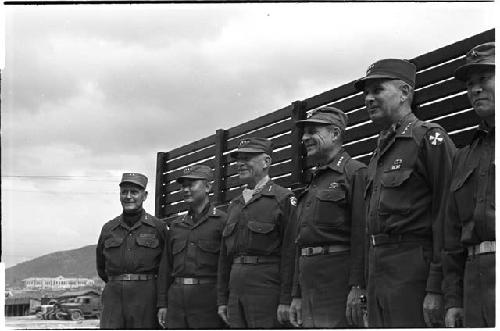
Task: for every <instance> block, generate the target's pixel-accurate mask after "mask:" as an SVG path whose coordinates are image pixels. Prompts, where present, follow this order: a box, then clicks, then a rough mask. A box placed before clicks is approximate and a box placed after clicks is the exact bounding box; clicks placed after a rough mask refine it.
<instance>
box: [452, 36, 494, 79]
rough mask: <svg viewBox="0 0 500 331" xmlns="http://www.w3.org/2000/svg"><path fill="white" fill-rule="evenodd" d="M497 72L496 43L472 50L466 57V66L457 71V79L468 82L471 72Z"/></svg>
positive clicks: (482, 45) (485, 44) (479, 46)
mask: <svg viewBox="0 0 500 331" xmlns="http://www.w3.org/2000/svg"><path fill="white" fill-rule="evenodd" d="M480 70H495V42H489V43H484V44H481V45H478V46H476V47H474V48H472V49H471V50H470V51H469V52H468V53H467V54H466V55H465V64H464V65H462V66H460V67H458V68H457V70H455V77H456V78H457V79H459V80H461V81H466V80H467V76H468V75H469V73H470V72H471V71H480Z"/></svg>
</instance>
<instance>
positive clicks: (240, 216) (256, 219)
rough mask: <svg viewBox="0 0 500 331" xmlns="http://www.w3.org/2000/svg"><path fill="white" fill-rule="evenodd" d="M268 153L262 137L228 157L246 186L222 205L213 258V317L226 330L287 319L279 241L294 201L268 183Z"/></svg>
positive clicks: (286, 279)
mask: <svg viewBox="0 0 500 331" xmlns="http://www.w3.org/2000/svg"><path fill="white" fill-rule="evenodd" d="M271 153H272V144H271V141H270V140H268V139H264V138H251V139H245V140H242V141H241V142H240V144H239V147H238V149H237V151H235V152H232V153H231V156H232V157H233V158H235V159H236V162H237V166H238V173H239V178H240V180H241V182H242V183H245V184H247V186H246V188H245V189H244V190H243V192H242V193H241V194H240V195H239V196H237V197H236V198H234V199H233V200H231V202H230V204H229V206H228V210H227V223H226V226H225V228H224V231H223V233H222V236H223V240H222V245H221V252H220V258H219V274H218V299H217V300H218V305H219V315H220V316H221V317H222V319H224V321H226V322H227V323H228V324H229V326H230V327H231V328H263V329H270V328H275V327H278V326H279V323H284V322H286V321H287V320H288V309H289V305H290V301H291V294H290V292H291V282H292V280H291V278H292V275H291V272H290V271H289V270H290V265H293V256H292V255H289V254H288V255H287V254H286V249H285V248H284V246H283V238H284V234H285V232H286V231H287V227H288V225H289V219H290V214H291V213H292V209H293V207H294V206H295V205H296V200H295V198H294V196H293V194H292V192H291V191H290V190H288V189H285V188H283V187H281V186H279V185H277V184H276V183H274V182H273V181H272V180H271V179H270V178H269V175H268V172H269V167H270V165H271Z"/></svg>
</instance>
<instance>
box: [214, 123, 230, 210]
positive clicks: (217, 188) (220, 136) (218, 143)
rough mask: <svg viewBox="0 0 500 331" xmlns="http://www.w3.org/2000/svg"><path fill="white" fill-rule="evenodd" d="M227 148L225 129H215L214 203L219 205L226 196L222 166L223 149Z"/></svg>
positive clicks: (223, 167)
mask: <svg viewBox="0 0 500 331" xmlns="http://www.w3.org/2000/svg"><path fill="white" fill-rule="evenodd" d="M225 150H227V131H226V130H223V129H218V130H217V131H215V160H214V185H213V192H214V198H215V199H214V202H213V203H214V204H215V205H221V204H223V203H224V202H225V200H226V199H225V197H226V167H225V166H224V151H225Z"/></svg>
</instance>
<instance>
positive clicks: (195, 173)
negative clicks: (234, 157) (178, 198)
mask: <svg viewBox="0 0 500 331" xmlns="http://www.w3.org/2000/svg"><path fill="white" fill-rule="evenodd" d="M183 171H184V174H183V175H182V176H179V177H178V178H177V183H179V184H180V183H182V181H183V180H184V179H206V180H208V181H211V180H212V179H213V175H212V169H211V168H210V167H209V166H207V165H204V164H196V165H194V166H191V167H187V168H184V170H183Z"/></svg>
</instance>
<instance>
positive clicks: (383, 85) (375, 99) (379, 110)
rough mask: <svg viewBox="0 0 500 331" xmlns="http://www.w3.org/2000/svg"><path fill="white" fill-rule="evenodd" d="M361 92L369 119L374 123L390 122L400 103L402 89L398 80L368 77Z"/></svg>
mask: <svg viewBox="0 0 500 331" xmlns="http://www.w3.org/2000/svg"><path fill="white" fill-rule="evenodd" d="M363 93H364V96H365V106H366V110H367V111H368V115H369V116H370V119H371V120H372V121H373V122H375V123H380V124H391V123H392V122H393V119H394V118H396V116H395V115H396V114H397V112H398V110H399V108H400V107H401V104H402V100H401V97H402V91H401V88H400V84H398V81H396V80H387V79H369V80H367V81H366V83H365V88H364V91H363Z"/></svg>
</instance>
